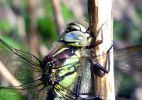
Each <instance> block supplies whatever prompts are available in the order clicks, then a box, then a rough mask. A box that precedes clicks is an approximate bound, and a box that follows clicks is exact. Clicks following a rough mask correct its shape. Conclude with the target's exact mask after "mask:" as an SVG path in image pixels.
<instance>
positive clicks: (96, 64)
mask: <svg viewBox="0 0 142 100" xmlns="http://www.w3.org/2000/svg"><path fill="white" fill-rule="evenodd" d="M111 49H112V45H111V47H110V48H109V49H108V50H107V55H106V60H105V64H104V67H103V66H102V65H101V64H99V63H98V62H96V63H95V64H94V65H93V70H94V71H95V70H96V68H97V69H98V70H100V71H103V72H104V73H103V75H104V74H105V73H109V71H110V50H111ZM107 63H108V64H107ZM107 65H108V68H106V67H107Z"/></svg>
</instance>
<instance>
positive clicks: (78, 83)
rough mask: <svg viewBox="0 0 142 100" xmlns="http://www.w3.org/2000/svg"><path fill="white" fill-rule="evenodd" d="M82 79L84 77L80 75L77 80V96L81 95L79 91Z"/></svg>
mask: <svg viewBox="0 0 142 100" xmlns="http://www.w3.org/2000/svg"><path fill="white" fill-rule="evenodd" d="M81 79H82V77H81V76H79V78H78V81H77V88H76V94H75V95H76V98H78V97H79V93H80V85H81Z"/></svg>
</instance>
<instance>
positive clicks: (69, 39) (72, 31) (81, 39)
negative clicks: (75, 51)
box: [59, 23, 92, 47]
mask: <svg viewBox="0 0 142 100" xmlns="http://www.w3.org/2000/svg"><path fill="white" fill-rule="evenodd" d="M91 38H92V37H91V36H90V34H89V33H88V32H87V29H86V28H85V27H84V26H83V25H81V24H78V23H69V24H68V25H67V28H66V30H65V32H64V35H63V37H62V38H61V39H60V40H59V42H63V43H65V44H66V45H69V46H74V47H84V46H86V45H88V44H89V43H90V42H91Z"/></svg>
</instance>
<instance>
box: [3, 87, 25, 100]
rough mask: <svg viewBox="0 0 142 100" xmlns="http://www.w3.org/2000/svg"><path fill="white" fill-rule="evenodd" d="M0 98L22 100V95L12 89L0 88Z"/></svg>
mask: <svg viewBox="0 0 142 100" xmlns="http://www.w3.org/2000/svg"><path fill="white" fill-rule="evenodd" d="M0 100H24V97H23V96H22V95H21V94H20V93H19V92H17V91H16V90H14V89H9V88H0Z"/></svg>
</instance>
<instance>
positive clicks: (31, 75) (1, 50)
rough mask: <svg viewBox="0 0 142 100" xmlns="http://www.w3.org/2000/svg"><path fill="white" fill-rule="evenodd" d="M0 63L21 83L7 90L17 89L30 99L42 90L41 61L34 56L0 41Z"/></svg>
mask: <svg viewBox="0 0 142 100" xmlns="http://www.w3.org/2000/svg"><path fill="white" fill-rule="evenodd" d="M0 62H1V63H2V64H3V65H4V67H6V69H7V70H8V71H9V73H10V74H11V75H12V76H13V77H14V78H15V79H16V80H18V81H19V82H21V85H19V86H14V85H13V86H11V87H9V88H17V89H18V90H20V91H21V92H22V93H23V94H25V93H26V94H28V95H29V96H30V95H31V96H30V98H33V97H32V95H37V94H38V91H39V90H41V89H43V88H44V85H43V83H42V80H41V75H42V73H41V68H40V66H41V61H40V60H39V59H38V58H37V57H35V56H34V55H32V54H30V53H27V52H23V51H21V50H18V49H15V48H13V47H11V46H10V45H8V44H7V43H6V42H4V41H3V40H1V39H0ZM0 68H2V67H0ZM0 70H3V69H0ZM29 100H30V99H29Z"/></svg>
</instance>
